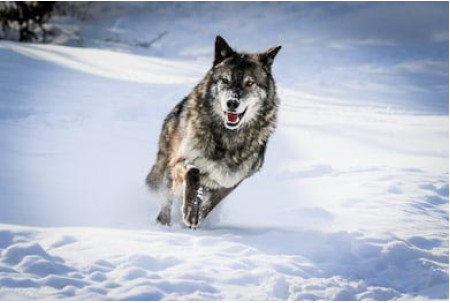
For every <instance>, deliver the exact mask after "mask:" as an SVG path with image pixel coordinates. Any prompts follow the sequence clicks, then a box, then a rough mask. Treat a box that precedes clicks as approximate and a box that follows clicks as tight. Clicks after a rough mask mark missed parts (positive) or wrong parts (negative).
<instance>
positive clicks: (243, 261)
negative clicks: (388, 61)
mask: <svg viewBox="0 0 450 303" xmlns="http://www.w3.org/2000/svg"><path fill="white" fill-rule="evenodd" d="M117 5H118V7H119V8H120V9H118V8H117V7H116V9H111V10H109V11H106V12H105V13H104V14H105V18H104V19H101V18H100V19H98V20H91V21H86V24H83V23H80V24H77V26H79V27H80V31H81V32H83V31H84V32H85V36H86V37H87V39H86V41H85V44H86V45H85V46H86V47H84V48H79V47H72V46H58V45H32V44H18V43H13V42H4V41H2V42H0V125H1V126H0V167H1V168H2V169H1V170H0V223H1V224H0V299H2V300H17V299H22V300H23V299H73V300H83V299H91V300H99V299H105V300H108V299H114V300H126V299H127V300H161V299H164V300H171V299H173V300H180V299H181V300H196V299H201V300H219V299H221V300H222V299H228V300H257V299H261V300H287V299H290V300H314V299H327V300H363V299H370V300H391V299H402V300H407V299H411V300H412V299H414V300H418V299H447V298H448V291H449V289H448V283H449V280H448V260H449V259H448V256H449V255H448V244H449V238H448V228H449V226H448V201H449V200H448V199H449V198H448V197H449V182H448V180H449V176H448V165H449V163H448V143H449V132H448V123H449V121H448V111H447V112H446V111H445V110H444V111H443V110H442V108H444V109H445V108H447V109H448V105H447V106H443V105H442V103H443V102H442V100H441V101H440V103H439V102H434V101H435V99H433V100H434V101H433V102H434V103H433V104H434V105H433V104H428V105H426V106H425V105H424V104H422V105H420V106H419V105H418V104H417V103H414V104H412V103H409V100H404V99H401V100H399V101H398V102H396V103H395V102H394V103H392V104H391V103H390V102H391V101H392V100H391V99H389V102H388V101H387V99H383V98H384V97H385V96H386V95H385V94H384V93H385V90H384V89H385V88H386V87H384V88H383V90H382V92H381V93H379V94H377V93H376V92H373V98H374V99H377V98H380V99H383V100H382V101H379V102H378V101H377V102H374V103H371V102H369V103H368V104H364V103H363V102H361V101H358V102H356V101H355V99H357V98H356V97H355V96H354V95H352V91H349V92H348V95H349V96H350V95H352V98H350V99H347V98H342V97H340V96H339V94H336V95H333V94H332V93H331V92H330V91H327V89H325V90H324V93H323V94H317V93H316V92H315V89H318V87H320V85H319V86H317V87H316V88H315V89H311V90H308V87H307V86H302V85H296V84H295V82H293V81H292V80H293V79H295V78H293V75H295V73H294V72H295V70H294V69H293V68H292V66H289V62H288V60H287V59H288V58H294V56H295V55H294V54H295V51H292V50H291V51H290V50H289V49H290V46H289V44H288V45H287V46H286V45H284V46H285V48H284V49H283V50H282V53H280V58H277V60H278V59H280V60H279V61H276V62H275V63H274V64H275V66H274V68H275V70H274V73H275V78H276V79H277V80H278V82H277V83H278V91H279V95H280V98H281V102H282V105H281V108H280V119H279V122H280V123H279V127H278V129H277V131H276V133H275V135H274V136H273V138H272V140H271V141H270V143H269V146H268V151H267V157H266V163H265V166H264V168H263V170H262V171H261V173H259V174H257V175H255V176H254V177H252V178H251V179H249V180H246V181H245V182H244V183H243V184H242V185H241V186H240V187H239V188H238V189H237V190H236V191H235V192H234V193H233V194H232V195H231V196H230V197H229V198H227V199H226V201H224V203H222V204H221V205H220V206H219V207H218V209H216V210H214V212H213V213H212V214H211V216H210V217H208V219H207V220H206V221H205V222H204V223H203V224H202V225H201V228H200V229H199V230H197V231H195V232H194V231H191V230H187V229H184V228H182V227H180V226H177V225H176V226H173V227H170V228H165V227H160V226H158V225H156V224H155V223H154V221H153V220H154V218H155V216H156V214H157V211H158V201H157V200H158V198H157V197H155V196H152V195H151V193H149V192H148V190H147V189H146V188H145V185H144V178H145V175H146V174H147V172H148V170H149V169H150V167H151V165H152V163H153V161H154V158H155V155H156V147H157V139H158V135H159V130H160V127H161V123H162V120H163V119H164V117H165V115H166V114H167V113H168V111H169V110H170V109H171V108H172V107H173V106H174V105H175V104H176V103H177V102H178V101H179V100H181V98H182V97H183V96H185V95H186V94H187V93H188V92H189V91H190V90H191V88H192V87H193V85H195V84H196V82H197V81H198V80H199V79H200V78H201V77H202V76H203V74H204V73H205V71H206V70H207V68H208V67H209V64H210V62H211V58H210V56H211V55H212V42H213V37H214V36H213V35H214V34H215V33H220V32H221V31H220V28H222V29H223V28H226V27H227V26H230V24H232V23H233V21H234V19H233V18H235V17H236V16H232V17H230V20H228V19H224V18H223V15H220V14H218V15H216V14H214V13H212V12H214V11H215V8H216V6H215V5H214V4H207V5H205V6H204V7H203V6H202V7H200V9H201V11H202V12H211V14H209V15H208V14H202V18H200V19H199V20H195V19H196V18H197V17H198V15H196V14H195V12H196V10H197V8H198V7H195V5H194V4H185V5H188V7H186V6H182V8H183V9H184V12H185V14H186V15H182V16H183V18H182V20H183V22H181V24H179V23H171V20H172V21H173V19H171V18H174V16H175V17H176V16H179V10H180V8H176V7H171V8H170V9H167V8H166V9H163V8H164V7H163V8H161V9H159V10H156V9H154V7H153V6H152V5H153V4H151V5H149V6H150V8H151V9H148V10H144V9H142V8H141V6H140V5H141V4H134V5H133V6H127V5H125V4H117ZM189 5H193V6H194V7H191V8H190V9H187V8H189V7H190V6H189ZM198 5H199V4H198ZM236 5H238V4H233V6H231V8H229V9H228V10H227V9H224V10H222V14H227V13H229V12H230V11H232V12H234V11H236V15H237V17H236V18H238V17H242V15H245V14H249V10H250V8H249V5H248V4H242V9H240V10H236V7H235V6H236ZM271 5H272V6H273V7H271V10H272V15H273V16H274V17H273V19H270V20H271V22H274V24H278V25H279V26H280V28H285V29H289V30H290V31H291V32H295V31H297V30H294V27H293V24H294V25H295V24H296V22H298V21H297V19H293V18H288V17H286V16H285V17H284V18H281V17H280V16H281V15H282V13H285V12H286V10H289V9H291V7H290V6H289V5H292V4H289V5H287V4H286V7H284V6H276V5H275V4H271ZM122 6H123V7H122ZM133 7H134V9H136V7H137V8H138V9H139V11H140V12H141V14H137V15H133V18H131V17H130V16H131V13H130V11H133V9H132V8H133ZM125 8H129V10H127V9H125ZM262 8H264V7H263V6H258V9H259V10H257V11H256V13H254V15H251V18H253V19H251V20H254V21H255V20H258V18H260V16H261V12H262ZM177 9H178V13H177ZM314 12H315V14H318V15H319V17H320V16H322V15H321V14H319V13H318V12H317V10H315V11H314ZM152 14H153V15H152ZM292 14H294V12H293V13H292ZM117 15H119V16H121V17H120V18H116V17H114V16H117ZM148 16H153V17H154V18H153V19H152V18H150V20H149V21H148V24H150V25H153V24H159V27H158V28H156V29H154V33H155V34H156V33H158V32H160V30H162V29H164V25H167V26H172V27H169V29H170V30H169V35H168V37H167V39H169V37H170V33H172V38H170V41H173V43H174V45H171V44H170V43H169V45H165V44H164V42H163V41H165V40H162V41H161V44H159V46H158V45H156V46H155V47H154V48H153V49H152V48H151V49H150V50H149V52H150V54H144V53H142V52H143V51H142V50H140V49H132V48H129V47H128V46H123V45H121V46H120V47H118V49H117V45H115V46H111V45H109V44H108V43H104V42H102V43H100V42H98V41H99V40H98V37H104V32H102V30H105V28H107V29H108V28H109V27H107V26H106V25H107V24H109V25H111V24H115V25H116V26H115V27H114V29H115V31H114V32H121V31H120V30H119V29H122V30H125V29H128V28H133V26H134V28H138V27H141V26H142V24H147V23H145V22H144V21H143V20H144V19H145V17H147V18H148ZM294 16H295V14H294ZM447 16H448V15H447ZM291 17H292V16H291ZM210 18H212V19H214V18H218V19H220V20H221V22H219V23H218V25H217V27H219V29H218V28H215V27H211V28H209V29H205V35H204V36H202V35H200V34H199V35H197V36H194V35H191V36H190V37H195V39H194V40H193V42H192V43H189V39H187V38H186V36H187V35H186V33H191V34H192V32H190V31H194V30H199V29H200V28H202V27H201V26H202V24H204V22H206V21H207V20H209V19H210ZM130 19H133V20H134V23H133V22H131V21H130ZM205 19H206V21H205ZM447 19H448V17H447ZM117 20H122V21H120V22H119V21H117ZM112 21H114V22H112ZM64 22H68V21H67V20H66V21H64ZM447 23H448V20H447ZM105 24H106V25H105ZM120 24H122V25H123V27H120ZM124 24H125V25H124ZM269 24H270V22H269ZM234 26H242V24H239V23H237V24H235V25H234ZM266 26H267V25H266ZM446 26H447V25H446ZM257 29H258V26H257V24H254V25H252V26H251V27H250V28H246V29H245V31H244V33H241V34H238V37H239V39H238V38H236V41H241V40H240V39H244V37H245V36H246V35H248V33H249V32H250V33H255V31H256V30H257ZM177 30H178V31H177ZM136 35H137V34H136ZM152 35H153V34H152ZM239 35H240V36H239ZM205 36H206V38H205ZM447 36H448V35H447ZM130 37H131V38H133V37H134V36H133V35H132V34H130ZM174 37H175V38H174ZM94 38H95V39H94ZM131 38H130V39H131ZM176 38H180V39H176ZM209 38H211V39H209ZM225 38H227V36H225ZM276 38H277V37H276V36H270V35H269V38H268V39H267V41H259V42H256V40H257V39H256V38H252V39H253V40H255V41H253V40H252V39H250V41H248V44H246V45H245V46H247V45H249V46H250V47H249V48H247V50H254V49H258V50H260V49H264V48H268V47H270V46H273V45H272V44H274V45H275V44H277V42H276ZM89 39H90V40H89ZM280 39H281V40H283V37H281V36H280ZM64 41H71V40H70V39H66V40H64ZM180 41H181V42H180ZM352 41H353V40H352ZM272 42H273V43H272ZM267 43H269V44H268V45H266V44H267ZM359 43H361V42H359ZM365 43H366V44H367V43H368V42H367V41H366V42H365ZM353 44H355V43H353ZM203 45H209V48H208V49H204V46H203ZM291 45H292V44H291ZM294 45H295V44H294ZM299 45H300V44H299ZM237 46H238V47H239V45H237ZM165 47H167V49H168V52H167V53H166V54H165V55H164V56H162V55H160V54H158V52H159V51H161V52H163V50H164V48H165ZM334 47H335V45H334ZM341 47H342V45H341ZM386 47H388V48H389V47H391V46H389V45H387V46H386ZM124 48H125V49H124ZM159 48H160V49H161V50H159ZM242 48H244V47H242ZM118 50H119V51H118ZM152 52H156V53H152ZM283 52H285V55H284V56H285V57H284V59H283V60H281V59H282V58H283V57H282V56H283ZM149 55H151V56H149ZM193 58H195V59H193ZM447 66H448V59H447ZM284 69H286V71H287V74H288V75H289V76H286V74H284V73H283V71H284ZM343 75H344V77H343V78H346V77H349V78H351V74H349V73H348V71H343ZM328 76H329V75H328V74H326V75H325V77H328ZM302 77H303V76H302V74H301V73H300V74H299V77H298V79H301V78H302ZM442 77H444V78H445V77H446V78H447V83H448V73H447V75H443V76H442ZM384 80H385V79H384ZM384 80H383V81H384ZM404 80H405V79H403V80H402V81H404ZM299 81H300V80H299ZM380 81H381V80H380ZM436 81H437V80H436ZM424 82H427V83H430V82H429V81H424ZM317 83H320V81H319V80H317ZM395 84H396V85H400V83H397V82H396V83H395ZM427 85H428V84H427ZM338 86H339V85H338ZM419 86H420V85H419ZM363 87H365V86H364V85H363ZM396 87H398V86H396ZM328 88H329V86H328ZM442 92H443V94H444V95H446V98H447V100H446V101H445V102H447V101H448V86H447V87H446V88H444V89H443V90H442ZM341 93H342V92H341ZM394 95H395V94H394ZM400 95H401V96H403V97H406V96H407V94H406V91H403V92H402V94H396V95H395V96H397V97H399V96H400ZM428 96H429V97H430V100H431V97H436V95H428ZM436 100H437V99H436ZM386 104H389V107H388V106H386ZM394 109H395V110H394Z"/></svg>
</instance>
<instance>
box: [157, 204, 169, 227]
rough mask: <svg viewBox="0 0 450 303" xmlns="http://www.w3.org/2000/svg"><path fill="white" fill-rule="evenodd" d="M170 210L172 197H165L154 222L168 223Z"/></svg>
mask: <svg viewBox="0 0 450 303" xmlns="http://www.w3.org/2000/svg"><path fill="white" fill-rule="evenodd" d="M171 212H172V199H166V200H165V201H164V202H163V204H162V205H161V210H160V211H159V214H158V217H156V222H158V223H160V224H162V225H170V220H171V218H170V217H171V216H170V213H171Z"/></svg>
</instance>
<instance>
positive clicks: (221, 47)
mask: <svg viewBox="0 0 450 303" xmlns="http://www.w3.org/2000/svg"><path fill="white" fill-rule="evenodd" d="M280 49H281V46H277V47H273V48H270V49H268V50H267V51H264V52H261V53H256V54H249V53H243V52H236V51H235V50H233V49H232V48H231V47H230V46H229V45H228V43H227V42H226V41H225V40H224V39H223V38H222V37H220V36H217V38H216V42H215V55H214V62H213V66H212V67H211V69H210V70H209V71H208V72H207V74H206V76H205V77H204V78H203V80H202V81H201V82H200V83H199V84H198V85H197V86H196V87H195V88H194V89H193V91H192V92H191V93H190V94H189V95H188V96H187V97H186V98H184V99H183V100H182V101H181V102H180V103H178V105H176V106H175V107H174V108H173V110H172V111H171V112H170V113H169V114H168V116H167V117H166V119H165V120H164V123H163V126H162V130H161V134H160V138H159V150H158V154H157V158H156V163H155V164H154V165H153V167H152V169H151V171H150V173H149V174H148V176H147V179H146V183H147V184H148V186H149V187H150V188H151V189H152V190H154V191H158V192H161V193H162V194H163V197H164V198H163V201H162V205H161V211H160V213H159V215H158V217H157V221H158V222H159V223H161V224H165V225H170V224H171V209H172V204H173V201H174V200H175V199H181V200H182V203H183V206H182V213H183V221H184V223H185V224H186V226H188V227H193V228H196V227H197V226H198V224H199V223H200V222H201V221H202V220H204V219H205V218H206V216H207V215H208V214H209V212H211V211H212V210H213V209H214V207H215V206H216V205H217V204H219V203H220V202H221V201H222V200H223V199H224V198H225V197H226V196H227V195H228V194H230V193H231V192H232V191H233V190H234V189H235V188H236V187H237V186H238V185H239V184H240V183H241V182H242V181H243V180H244V179H246V178H248V177H250V176H251V175H253V174H254V173H255V172H257V171H258V170H259V169H260V168H261V167H262V165H263V162H264V154H265V151H266V145H267V142H268V140H269V138H270V136H271V134H272V133H273V131H274V129H275V126H276V121H277V112H278V105H279V100H278V98H277V96H276V90H275V81H274V79H273V76H272V70H271V67H272V63H273V60H274V58H275V56H276V55H277V53H278V51H279V50H280Z"/></svg>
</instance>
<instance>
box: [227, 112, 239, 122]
mask: <svg viewBox="0 0 450 303" xmlns="http://www.w3.org/2000/svg"><path fill="white" fill-rule="evenodd" d="M238 119H239V114H236V113H230V112H227V121H228V122H230V123H236V122H237V120H238Z"/></svg>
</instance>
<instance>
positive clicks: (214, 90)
mask: <svg viewBox="0 0 450 303" xmlns="http://www.w3.org/2000/svg"><path fill="white" fill-rule="evenodd" d="M280 49H281V46H276V47H273V48H270V49H268V50H267V51H264V52H262V53H256V54H247V53H239V52H236V51H234V50H233V49H232V48H231V47H230V46H229V45H228V44H227V42H226V41H225V40H224V39H223V38H222V37H220V36H217V38H216V43H215V56H214V64H213V67H212V69H211V71H210V73H211V74H210V79H211V82H210V83H211V84H210V89H209V92H210V95H211V96H212V97H213V98H212V102H213V104H212V107H211V108H212V109H213V111H214V113H215V115H216V116H218V117H219V119H221V120H223V123H224V125H225V127H226V128H228V129H237V128H239V127H241V126H242V125H244V124H246V123H250V122H251V121H254V120H255V119H258V116H259V115H260V114H261V112H262V111H263V108H265V105H267V104H265V103H267V102H270V101H271V102H273V98H274V94H275V84H274V80H273V77H272V74H271V66H272V63H273V60H274V58H275V56H276V55H277V53H278V51H279V50H280Z"/></svg>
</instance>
